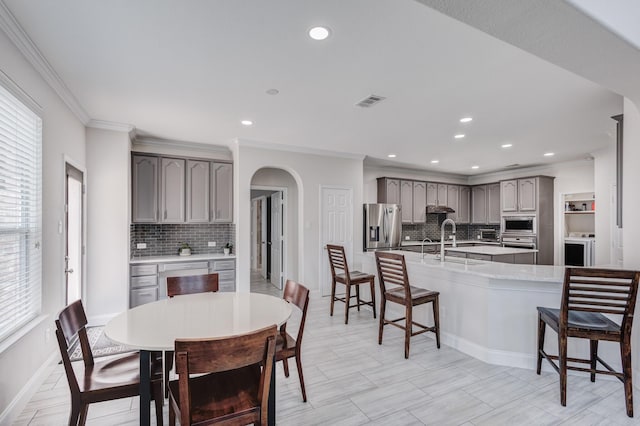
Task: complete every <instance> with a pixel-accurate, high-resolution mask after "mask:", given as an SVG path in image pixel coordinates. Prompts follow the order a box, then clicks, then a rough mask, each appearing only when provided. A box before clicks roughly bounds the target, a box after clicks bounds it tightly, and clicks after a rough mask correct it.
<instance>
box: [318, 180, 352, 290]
mask: <svg viewBox="0 0 640 426" xmlns="http://www.w3.org/2000/svg"><path fill="white" fill-rule="evenodd" d="M320 197H321V206H320V209H321V216H320V218H321V222H320V235H321V241H320V244H321V249H320V256H321V259H320V264H321V265H322V267H321V271H320V283H321V284H320V288H321V290H322V295H323V296H328V295H330V294H331V270H330V269H329V258H328V256H327V250H326V246H327V244H337V245H341V246H344V251H345V254H346V256H347V263H351V261H352V259H353V256H352V255H353V190H352V189H351V188H335V187H325V186H323V187H321V189H320Z"/></svg>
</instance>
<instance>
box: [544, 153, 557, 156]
mask: <svg viewBox="0 0 640 426" xmlns="http://www.w3.org/2000/svg"><path fill="white" fill-rule="evenodd" d="M554 155H556V154H555V153H553V152H545V153H544V156H545V157H553V156H554Z"/></svg>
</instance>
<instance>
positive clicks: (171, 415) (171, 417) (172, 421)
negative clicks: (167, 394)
mask: <svg viewBox="0 0 640 426" xmlns="http://www.w3.org/2000/svg"><path fill="white" fill-rule="evenodd" d="M169 426H176V412H175V411H173V404H172V403H171V402H169Z"/></svg>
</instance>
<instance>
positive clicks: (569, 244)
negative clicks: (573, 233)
mask: <svg viewBox="0 0 640 426" xmlns="http://www.w3.org/2000/svg"><path fill="white" fill-rule="evenodd" d="M595 250H596V239H595V238H585V237H565V239H564V264H565V265H567V266H594V265H595V262H596V259H595V257H596V256H595Z"/></svg>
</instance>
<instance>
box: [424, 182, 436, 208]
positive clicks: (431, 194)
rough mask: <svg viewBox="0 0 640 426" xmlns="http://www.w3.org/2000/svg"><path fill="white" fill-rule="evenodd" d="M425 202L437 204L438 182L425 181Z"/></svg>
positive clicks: (431, 204)
mask: <svg viewBox="0 0 640 426" xmlns="http://www.w3.org/2000/svg"><path fill="white" fill-rule="evenodd" d="M427 204H428V205H430V206H437V205H438V184H437V183H430V182H427Z"/></svg>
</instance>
